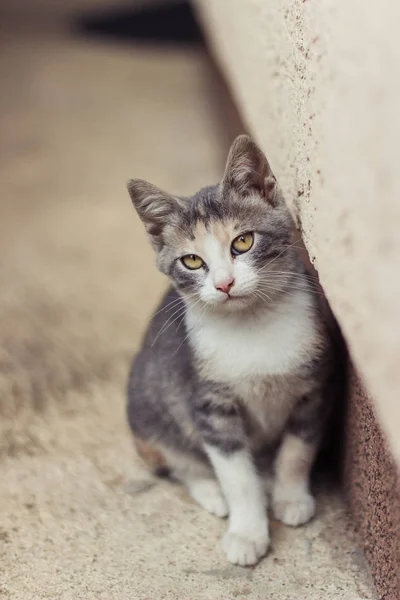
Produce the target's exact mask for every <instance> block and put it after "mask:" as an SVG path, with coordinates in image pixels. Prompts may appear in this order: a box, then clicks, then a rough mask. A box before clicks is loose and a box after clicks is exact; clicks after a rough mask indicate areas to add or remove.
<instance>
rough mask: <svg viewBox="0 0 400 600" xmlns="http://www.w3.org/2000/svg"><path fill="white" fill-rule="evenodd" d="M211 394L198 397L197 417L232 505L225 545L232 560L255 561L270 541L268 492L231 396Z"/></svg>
mask: <svg viewBox="0 0 400 600" xmlns="http://www.w3.org/2000/svg"><path fill="white" fill-rule="evenodd" d="M225 393H226V392H225ZM212 395H213V394H212V393H211V392H210V391H209V392H208V394H207V395H206V398H205V399H204V401H203V402H202V401H201V400H199V399H198V400H197V406H196V416H195V418H196V422H197V425H198V427H199V430H200V432H201V434H202V436H203V440H204V448H205V450H206V452H207V454H208V456H209V458H210V462H211V464H212V465H213V467H214V470H215V473H216V475H217V478H218V480H219V482H220V484H221V488H222V492H223V494H224V497H225V498H226V501H227V503H228V507H229V526H228V531H227V533H226V534H225V536H224V541H223V547H224V550H225V552H226V556H227V558H228V560H229V561H230V562H232V563H234V564H239V565H242V566H247V565H253V564H255V563H256V562H257V561H258V560H259V559H260V558H261V557H262V556H264V554H265V553H266V552H267V548H268V545H269V533H268V519H267V512H266V495H265V493H264V490H263V487H262V482H261V480H260V478H259V476H258V473H257V470H256V467H255V465H254V461H253V459H252V456H251V453H250V452H249V450H248V447H247V446H248V445H247V443H246V436H245V432H244V427H243V423H242V418H241V416H240V414H239V411H238V410H236V408H235V407H234V404H233V401H232V398H231V397H229V395H227V396H226V397H223V392H221V391H219V390H218V389H217V390H215V397H214V398H213V397H212ZM210 396H211V397H210Z"/></svg>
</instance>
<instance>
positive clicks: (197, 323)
mask: <svg viewBox="0 0 400 600" xmlns="http://www.w3.org/2000/svg"><path fill="white" fill-rule="evenodd" d="M207 308H208V307H207V305H205V306H204V307H203V310H202V311H201V312H200V316H199V318H198V319H197V321H196V323H195V324H194V325H192V327H191V328H190V329H189V331H188V332H187V334H186V335H185V337H184V338H183V340H182V341H181V343H180V344H179V346H178V348H177V349H176V350H175V352H174V354H176V353H177V352H178V351H179V348H181V346H182V345H183V344H184V343H185V342H186V340H187V339H188V337H189V336H190V335H191V333H192V332H193V331H194V329H195V328H196V327H197V326H198V325H200V322H201V321H202V320H203V317H204V315H205V313H206V312H207Z"/></svg>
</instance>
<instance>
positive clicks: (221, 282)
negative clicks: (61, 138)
mask: <svg viewBox="0 0 400 600" xmlns="http://www.w3.org/2000/svg"><path fill="white" fill-rule="evenodd" d="M128 188H129V193H130V196H131V198H132V201H133V204H134V206H135V208H136V210H137V212H138V214H139V216H140V218H141V219H142V221H143V223H144V225H145V227H146V230H147V233H148V237H149V239H150V242H151V244H152V246H153V248H154V249H155V251H156V255H157V265H158V268H159V269H160V271H162V272H163V273H165V274H166V275H168V277H169V278H170V279H171V282H172V287H171V288H170V290H169V291H168V293H167V294H166V296H165V298H164V300H163V301H162V304H161V306H160V309H159V310H158V312H157V313H156V314H155V315H154V317H153V319H152V321H151V323H150V326H149V329H148V331H147V334H146V336H145V339H144V343H143V347H142V349H141V351H140V352H139V354H138V356H137V357H136V359H135V361H134V364H133V368H132V371H131V375H130V381H129V403H128V415H129V423H130V426H131V428H132V431H133V433H134V436H135V439H136V442H137V447H138V450H139V452H140V453H141V455H142V456H144V457H145V458H147V460H148V462H149V463H151V464H152V465H153V466H154V467H157V468H158V469H159V470H160V468H163V469H168V471H169V472H170V473H171V474H172V475H173V476H174V477H175V478H176V479H178V480H179V481H181V482H182V483H183V484H184V485H185V486H186V487H187V489H188V491H189V493H190V494H191V495H192V497H193V498H194V499H195V500H197V502H198V503H199V504H200V505H201V506H203V507H204V508H205V509H206V510H208V511H210V512H211V513H214V514H216V515H218V516H220V517H225V516H227V515H229V525H228V530H227V533H226V534H225V536H224V540H223V547H224V550H225V552H226V556H227V558H228V560H229V561H230V562H232V563H235V564H239V565H252V564H254V563H256V562H257V561H258V560H259V559H260V558H261V557H262V556H263V555H264V554H265V553H266V552H267V548H268V545H269V533H268V519H267V492H266V482H267V481H268V475H269V474H270V473H271V472H273V475H274V477H273V483H272V490H271V495H272V510H273V513H274V515H275V517H276V518H277V519H280V520H281V521H282V522H283V523H286V524H287V525H293V526H296V525H301V524H302V523H306V522H307V521H308V520H309V519H311V517H312V516H313V515H314V512H315V500H314V498H313V496H312V495H311V493H310V490H309V476H310V470H311V467H312V465H313V462H314V459H315V456H316V453H317V450H318V447H319V444H320V442H321V438H322V435H323V431H324V425H325V422H326V420H327V417H328V414H329V411H330V407H331V397H332V390H331V387H330V380H331V378H332V376H334V370H335V352H334V350H333V344H332V341H331V339H330V336H329V334H328V329H327V326H326V324H325V322H324V319H323V318H322V313H321V309H320V307H319V303H318V297H317V295H316V293H315V289H314V282H313V280H312V278H311V276H310V275H309V274H308V273H307V270H306V268H305V266H304V264H303V263H302V261H301V260H300V258H299V256H298V252H297V249H296V247H295V245H294V244H293V242H292V225H293V223H292V219H291V217H290V214H289V211H288V209H287V207H286V204H285V202H284V200H283V198H282V195H281V192H280V190H279V187H278V185H277V183H276V180H275V178H274V176H273V174H272V172H271V169H270V167H269V164H268V162H267V160H266V158H265V156H264V154H263V153H262V152H261V151H260V149H259V148H258V147H257V146H256V144H255V143H254V142H253V141H252V140H251V139H250V138H249V137H247V136H240V137H238V138H237V139H236V140H235V142H234V143H233V145H232V148H231V150H230V153H229V157H228V161H227V165H226V170H225V174H224V177H223V179H222V182H221V183H220V184H218V185H214V186H210V187H207V188H204V189H202V190H200V192H198V193H197V194H195V195H194V196H193V197H191V198H181V197H176V196H172V195H170V194H167V193H165V192H163V191H161V190H160V189H158V188H156V187H155V186H153V185H151V184H150V183H147V182H145V181H142V180H133V181H130V182H129V184H128Z"/></svg>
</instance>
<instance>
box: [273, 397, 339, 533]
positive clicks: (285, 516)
mask: <svg viewBox="0 0 400 600" xmlns="http://www.w3.org/2000/svg"><path fill="white" fill-rule="evenodd" d="M326 416H327V410H326V406H324V400H323V397H322V395H321V394H320V393H319V392H315V393H313V394H310V395H309V396H307V397H305V398H302V399H301V401H300V402H299V403H298V405H297V407H296V408H295V410H294V412H293V414H292V416H291V418H290V420H289V423H288V427H287V430H286V433H285V434H284V437H283V440H282V443H281V446H280V448H279V450H278V453H277V457H276V460H275V480H274V484H273V492H272V508H273V512H274V515H275V517H276V518H277V519H279V520H280V521H282V522H283V523H285V524H286V525H292V526H294V527H295V526H297V525H302V524H303V523H307V521H309V520H310V519H311V518H312V517H313V516H314V514H315V499H314V497H313V496H312V494H311V493H310V473H311V469H312V466H313V463H314V459H315V456H316V453H317V450H318V446H319V441H320V439H321V434H322V430H323V427H324V424H325V420H326Z"/></svg>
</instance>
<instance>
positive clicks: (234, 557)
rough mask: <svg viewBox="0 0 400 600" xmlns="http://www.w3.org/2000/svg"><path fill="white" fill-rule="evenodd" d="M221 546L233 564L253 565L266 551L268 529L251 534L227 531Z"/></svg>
mask: <svg viewBox="0 0 400 600" xmlns="http://www.w3.org/2000/svg"><path fill="white" fill-rule="evenodd" d="M222 546H223V549H224V551H225V553H226V557H227V559H228V560H229V562H231V563H233V564H234V565H240V566H241V567H248V566H250V565H255V564H256V563H257V562H258V561H259V560H260V558H261V557H263V556H264V555H265V554H266V553H267V550H268V546H269V535H268V531H266V532H264V533H259V534H257V535H251V536H249V535H240V534H238V533H233V532H230V531H227V533H226V534H225V535H224V539H223V543H222Z"/></svg>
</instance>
